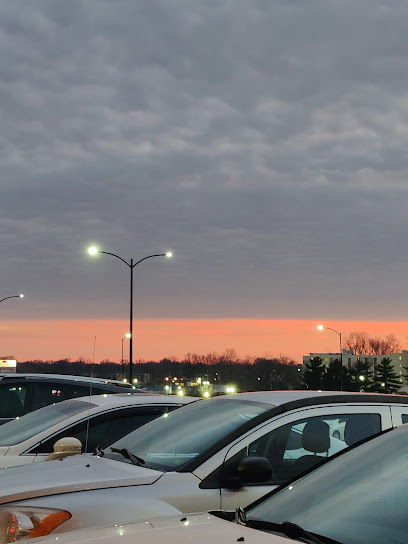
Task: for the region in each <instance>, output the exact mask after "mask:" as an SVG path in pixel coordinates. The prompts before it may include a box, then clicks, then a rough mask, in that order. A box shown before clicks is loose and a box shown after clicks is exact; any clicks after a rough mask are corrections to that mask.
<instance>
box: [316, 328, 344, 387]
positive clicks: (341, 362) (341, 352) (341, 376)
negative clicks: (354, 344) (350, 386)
mask: <svg viewBox="0 0 408 544" xmlns="http://www.w3.org/2000/svg"><path fill="white" fill-rule="evenodd" d="M317 329H318V330H319V331H322V330H323V329H327V330H329V331H333V332H335V333H336V334H338V335H339V339H340V391H343V351H342V347H341V332H339V331H336V329H332V328H331V327H324V326H323V325H317Z"/></svg>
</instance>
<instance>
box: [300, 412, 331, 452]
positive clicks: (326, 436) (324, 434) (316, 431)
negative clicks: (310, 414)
mask: <svg viewBox="0 0 408 544" xmlns="http://www.w3.org/2000/svg"><path fill="white" fill-rule="evenodd" d="M302 447H303V449H305V450H307V451H311V452H313V453H323V452H325V451H327V450H328V449H329V448H330V428H329V426H328V424H327V423H326V422H325V421H321V420H319V419H315V420H311V421H308V422H307V423H306V425H305V427H304V429H303V433H302Z"/></svg>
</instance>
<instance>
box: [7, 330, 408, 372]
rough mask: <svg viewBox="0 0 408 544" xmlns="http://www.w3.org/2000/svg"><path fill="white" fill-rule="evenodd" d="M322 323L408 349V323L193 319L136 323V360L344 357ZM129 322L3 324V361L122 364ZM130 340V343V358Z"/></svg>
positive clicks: (333, 336) (336, 342) (344, 331)
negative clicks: (390, 339)
mask: <svg viewBox="0 0 408 544" xmlns="http://www.w3.org/2000/svg"><path fill="white" fill-rule="evenodd" d="M319 323H322V324H323V325H325V326H326V327H332V328H334V329H336V330H337V331H339V332H341V333H342V335H343V338H346V337H347V335H348V334H349V333H350V332H352V331H365V332H367V333H368V334H370V335H372V336H378V337H384V336H386V335H387V334H395V335H396V336H397V338H398V339H399V340H400V342H401V346H402V348H403V349H404V348H408V322H401V321H399V322H396V321H394V322H392V321H389V322H373V321H324V320H269V319H191V320H151V321H150V320H149V321H147V320H146V321H135V322H134V342H133V353H134V355H133V359H134V362H137V361H138V360H139V359H142V360H145V361H149V360H154V361H159V360H160V359H162V358H164V357H175V358H178V359H182V358H183V357H184V356H185V355H186V354H187V353H199V354H205V353H209V352H216V353H222V352H224V351H225V350H226V349H230V348H234V349H235V350H236V352H237V354H238V356H240V357H245V356H246V355H250V356H259V357H264V356H268V357H274V356H280V355H285V356H288V357H290V358H293V359H294V360H295V361H296V362H297V363H301V362H302V356H303V355H307V354H308V353H310V352H338V351H339V338H338V336H337V335H336V334H335V333H334V332H332V331H330V330H325V331H321V332H319V331H318V330H317V328H316V327H317V325H318V324H319ZM128 328H129V323H128V322H127V321H107V320H99V321H98V320H96V321H95V320H92V321H7V322H6V321H2V322H0V356H1V357H5V356H8V355H13V356H14V357H16V359H17V360H18V361H28V360H44V361H46V360H58V359H65V358H69V359H71V360H77V359H78V358H79V357H83V358H84V359H88V360H94V361H95V362H97V363H98V362H100V361H102V360H104V359H109V360H111V361H114V362H119V361H120V359H121V342H122V337H123V336H124V334H125V333H126V332H127V330H128ZM127 350H128V347H127V341H126V340H125V344H124V353H125V358H127V357H128V355H127V354H128V351H127Z"/></svg>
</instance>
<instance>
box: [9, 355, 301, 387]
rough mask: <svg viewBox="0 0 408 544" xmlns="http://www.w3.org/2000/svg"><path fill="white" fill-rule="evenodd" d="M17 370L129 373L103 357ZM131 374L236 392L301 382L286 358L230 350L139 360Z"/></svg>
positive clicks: (152, 381)
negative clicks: (226, 387)
mask: <svg viewBox="0 0 408 544" xmlns="http://www.w3.org/2000/svg"><path fill="white" fill-rule="evenodd" d="M17 372H40V373H55V374H75V375H78V376H90V375H93V376H95V377H99V378H106V379H122V378H123V377H127V376H128V362H127V361H125V362H124V365H122V364H121V363H114V362H112V361H109V360H106V359H105V360H103V361H101V362H100V363H98V364H92V361H90V360H85V359H79V360H77V361H72V360H70V359H61V360H58V361H39V360H35V361H25V362H21V363H17ZM133 375H134V377H136V378H137V379H138V383H139V384H141V385H144V384H145V385H149V386H157V387H159V386H163V385H164V384H165V383H166V378H171V379H172V378H175V377H177V378H178V381H179V382H185V383H186V382H189V381H195V380H197V378H199V377H201V378H202V380H208V381H209V382H210V383H211V384H214V385H216V384H219V385H229V384H231V385H234V386H236V388H237V390H238V391H260V390H271V389H299V388H300V387H301V383H302V373H301V365H298V364H297V363H296V362H295V361H294V360H292V359H290V358H288V357H284V356H281V357H264V358H262V357H255V358H251V357H246V358H239V357H238V356H237V355H236V353H235V350H232V349H231V350H227V351H226V352H225V353H223V354H221V355H217V354H215V353H208V354H205V355H200V354H195V353H188V354H187V355H186V356H185V357H184V359H183V360H182V361H177V360H176V359H175V358H164V359H161V360H160V361H148V362H144V361H140V360H139V361H136V362H134V363H133Z"/></svg>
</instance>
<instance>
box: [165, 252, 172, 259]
mask: <svg viewBox="0 0 408 544" xmlns="http://www.w3.org/2000/svg"><path fill="white" fill-rule="evenodd" d="M166 257H167V258H168V259H171V258H172V257H173V253H172V252H171V251H167V252H166Z"/></svg>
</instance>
